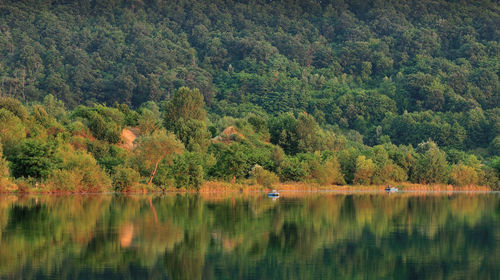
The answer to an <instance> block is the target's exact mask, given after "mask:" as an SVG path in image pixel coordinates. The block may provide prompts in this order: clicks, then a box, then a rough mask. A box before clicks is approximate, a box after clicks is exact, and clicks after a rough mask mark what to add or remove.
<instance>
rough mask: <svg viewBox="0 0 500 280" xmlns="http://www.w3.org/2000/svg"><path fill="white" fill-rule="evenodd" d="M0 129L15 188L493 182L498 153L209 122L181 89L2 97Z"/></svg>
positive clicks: (294, 117) (310, 126)
mask: <svg viewBox="0 0 500 280" xmlns="http://www.w3.org/2000/svg"><path fill="white" fill-rule="evenodd" d="M0 131H1V132H2V133H1V137H0V144H1V147H2V148H3V149H2V150H3V153H0V155H1V156H2V157H1V161H0V171H1V172H0V175H1V182H2V186H3V187H4V188H6V189H8V188H9V185H10V186H12V184H14V183H15V184H17V185H18V187H19V188H20V190H21V191H22V190H23V188H27V189H29V188H32V187H33V186H35V187H38V188H41V190H45V191H110V190H116V191H127V190H133V189H137V188H139V187H141V186H142V187H146V186H147V187H149V188H151V189H156V190H160V189H163V188H165V187H171V186H176V187H178V188H180V187H184V188H187V189H190V188H194V189H198V188H199V187H200V186H201V185H202V184H203V183H204V182H205V181H206V180H214V181H228V182H243V183H249V184H260V185H264V186H271V185H272V184H274V183H277V182H278V181H281V182H290V181H296V182H309V183H316V184H320V185H335V184H336V185H342V184H355V185H370V184H385V183H397V182H407V181H411V182H416V183H423V184H433V183H442V184H453V185H457V186H463V185H487V186H491V187H493V188H497V187H498V186H499V173H500V158H499V157H496V158H491V159H489V160H485V159H483V158H478V157H477V156H475V155H474V154H471V153H467V152H465V151H463V150H458V149H455V148H449V149H441V148H440V147H439V145H438V144H436V143H435V142H434V141H432V140H428V141H423V142H421V143H419V144H418V145H416V146H413V145H411V144H409V145H395V144H393V143H391V141H390V138H388V137H381V139H382V143H381V144H377V145H374V146H368V145H364V144H362V141H360V140H358V141H356V140H352V138H356V137H357V138H360V136H359V134H358V136H356V135H354V136H348V135H345V134H342V133H340V132H337V131H334V130H329V129H325V128H323V127H322V126H321V125H320V124H319V123H318V122H317V121H316V119H315V118H314V116H312V115H310V114H308V113H306V112H303V113H299V114H293V113H283V114H279V115H277V116H260V115H257V114H254V113H249V114H248V115H247V116H245V117H241V118H234V117H227V116H226V117H222V118H214V119H212V118H211V117H210V116H209V115H208V114H207V112H206V111H205V103H204V101H203V95H202V93H201V92H200V91H199V90H197V89H194V90H191V89H189V88H186V87H182V88H180V89H179V90H177V91H175V92H174V93H173V96H172V98H170V99H169V100H168V101H164V102H160V103H155V102H153V101H149V102H146V103H144V104H142V105H141V106H139V108H138V109H137V110H133V109H131V108H130V107H129V106H127V105H125V104H118V103H117V104H115V105H114V106H111V107H108V106H105V105H99V104H94V105H92V106H84V105H79V106H77V107H76V108H74V109H73V110H66V109H65V108H64V103H63V102H62V101H60V100H57V99H56V98H55V97H54V96H52V95H48V96H46V97H45V98H44V100H43V102H41V103H33V104H31V105H27V106H25V105H23V104H22V103H21V102H20V101H19V100H17V99H13V98H8V97H3V98H0ZM39 190H40V189H39Z"/></svg>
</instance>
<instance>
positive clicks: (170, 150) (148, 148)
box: [135, 130, 184, 185]
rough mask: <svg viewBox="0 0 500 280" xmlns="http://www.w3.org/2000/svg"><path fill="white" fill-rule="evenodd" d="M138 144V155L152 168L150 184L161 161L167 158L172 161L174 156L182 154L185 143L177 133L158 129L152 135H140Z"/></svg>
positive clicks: (169, 161)
mask: <svg viewBox="0 0 500 280" xmlns="http://www.w3.org/2000/svg"><path fill="white" fill-rule="evenodd" d="M136 144H137V148H136V149H135V153H136V155H137V157H138V158H139V159H140V160H141V161H143V162H145V164H146V167H147V168H148V169H149V170H151V175H150V178H149V180H148V185H149V184H151V182H152V181H153V178H154V176H155V174H156V170H157V169H158V164H159V163H160V161H162V160H165V161H166V162H168V163H171V162H172V160H173V158H172V156H173V155H175V154H181V153H182V152H183V150H184V145H183V144H182V143H181V142H180V141H179V140H178V139H177V138H176V137H175V135H174V134H173V133H170V132H166V131H165V130H158V131H155V132H153V133H152V134H151V135H145V136H142V137H139V138H138V139H137V140H136Z"/></svg>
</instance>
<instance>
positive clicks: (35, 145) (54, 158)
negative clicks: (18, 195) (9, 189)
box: [9, 139, 61, 179]
mask: <svg viewBox="0 0 500 280" xmlns="http://www.w3.org/2000/svg"><path fill="white" fill-rule="evenodd" d="M9 160H10V161H11V162H12V173H13V175H14V177H16V178H18V177H32V178H36V179H44V178H47V177H48V176H49V175H50V173H51V172H52V170H54V169H55V168H56V167H57V166H58V165H59V163H60V162H61V158H60V157H59V155H58V154H56V144H55V143H54V142H43V141H42V140H39V139H27V140H25V141H24V142H23V143H22V144H21V146H20V149H19V151H18V152H17V153H16V154H15V155H13V156H12V157H11V158H9Z"/></svg>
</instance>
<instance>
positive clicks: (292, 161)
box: [278, 157, 307, 182]
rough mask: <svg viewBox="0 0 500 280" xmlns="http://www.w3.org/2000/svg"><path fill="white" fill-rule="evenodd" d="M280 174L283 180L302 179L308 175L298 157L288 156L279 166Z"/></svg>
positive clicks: (297, 180)
mask: <svg viewBox="0 0 500 280" xmlns="http://www.w3.org/2000/svg"><path fill="white" fill-rule="evenodd" d="M278 175H279V177H280V179H281V181H294V182H299V181H302V180H303V179H304V178H305V177H306V176H307V171H306V170H305V169H304V166H303V164H302V162H300V160H299V159H298V158H296V157H287V158H285V160H283V162H281V165H280V166H279V167H278Z"/></svg>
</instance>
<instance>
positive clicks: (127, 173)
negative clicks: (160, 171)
mask: <svg viewBox="0 0 500 280" xmlns="http://www.w3.org/2000/svg"><path fill="white" fill-rule="evenodd" d="M114 170H115V174H113V188H114V189H115V190H116V191H125V190H127V189H129V188H131V187H134V186H136V185H137V184H138V183H139V179H140V178H141V175H140V174H139V172H137V171H136V170H134V169H132V168H130V167H124V166H118V167H116V168H115V169H114Z"/></svg>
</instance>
